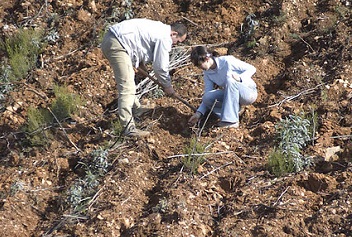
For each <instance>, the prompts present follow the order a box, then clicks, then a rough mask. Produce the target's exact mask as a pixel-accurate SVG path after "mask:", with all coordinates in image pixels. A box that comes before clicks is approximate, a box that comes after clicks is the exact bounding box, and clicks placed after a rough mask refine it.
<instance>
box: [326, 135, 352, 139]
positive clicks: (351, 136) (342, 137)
mask: <svg viewBox="0 0 352 237" xmlns="http://www.w3.org/2000/svg"><path fill="white" fill-rule="evenodd" d="M330 138H337V139H339V138H341V139H346V138H352V135H340V136H332V137H330Z"/></svg>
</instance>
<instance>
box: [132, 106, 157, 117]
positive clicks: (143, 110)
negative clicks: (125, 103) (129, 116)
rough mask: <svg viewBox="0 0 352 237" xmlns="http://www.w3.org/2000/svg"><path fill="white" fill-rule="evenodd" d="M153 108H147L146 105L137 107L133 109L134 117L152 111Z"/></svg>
mask: <svg viewBox="0 0 352 237" xmlns="http://www.w3.org/2000/svg"><path fill="white" fill-rule="evenodd" d="M152 110H153V108H148V107H139V108H138V109H135V110H133V115H134V116H136V117H140V116H142V115H143V114H145V113H148V112H150V111H152Z"/></svg>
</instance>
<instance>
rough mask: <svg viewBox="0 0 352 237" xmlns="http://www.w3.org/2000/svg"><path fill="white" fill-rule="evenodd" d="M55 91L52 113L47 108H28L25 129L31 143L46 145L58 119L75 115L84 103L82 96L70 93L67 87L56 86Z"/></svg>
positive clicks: (51, 106)
mask: <svg viewBox="0 0 352 237" xmlns="http://www.w3.org/2000/svg"><path fill="white" fill-rule="evenodd" d="M54 93H55V96H56V98H55V99H54V100H53V102H52V104H51V105H50V108H51V111H52V113H51V112H50V111H49V110H48V109H45V108H33V107H30V108H29V109H28V112H27V124H26V126H25V127H24V131H25V132H26V134H27V139H28V141H29V143H30V144H31V145H34V146H44V145H46V144H47V142H48V141H49V139H50V138H52V137H53V135H52V133H51V130H50V129H49V127H50V126H51V125H52V124H53V123H54V122H57V121H56V119H58V120H59V121H62V120H64V119H66V118H68V117H70V116H71V115H73V114H74V113H75V112H76V111H77V110H78V106H79V105H80V104H81V103H82V100H81V99H80V97H79V96H77V95H75V94H73V93H70V92H69V91H68V89H67V87H59V86H54ZM54 115H55V118H54Z"/></svg>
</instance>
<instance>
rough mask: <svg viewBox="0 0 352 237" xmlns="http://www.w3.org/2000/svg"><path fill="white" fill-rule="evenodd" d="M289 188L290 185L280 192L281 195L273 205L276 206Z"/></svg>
mask: <svg viewBox="0 0 352 237" xmlns="http://www.w3.org/2000/svg"><path fill="white" fill-rule="evenodd" d="M288 189H289V186H288V187H287V188H286V189H285V190H284V191H283V192H282V193H281V194H280V196H279V197H278V198H277V200H276V202H274V204H273V205H272V207H275V206H276V205H277V204H278V202H279V201H280V199H281V198H282V197H283V196H284V194H285V193H286V192H287V190H288Z"/></svg>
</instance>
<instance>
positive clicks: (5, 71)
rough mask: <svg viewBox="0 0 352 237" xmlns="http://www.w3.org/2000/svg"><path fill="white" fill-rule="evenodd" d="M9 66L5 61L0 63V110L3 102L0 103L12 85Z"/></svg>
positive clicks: (2, 107)
mask: <svg viewBox="0 0 352 237" xmlns="http://www.w3.org/2000/svg"><path fill="white" fill-rule="evenodd" d="M10 74H11V67H10V66H8V65H6V62H5V63H4V62H2V63H1V64H0V112H1V111H2V110H3V109H4V106H3V105H4V104H3V103H1V102H2V101H4V100H5V98H6V94H7V93H8V92H10V91H11V90H12V88H13V85H12V84H11V81H10Z"/></svg>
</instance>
